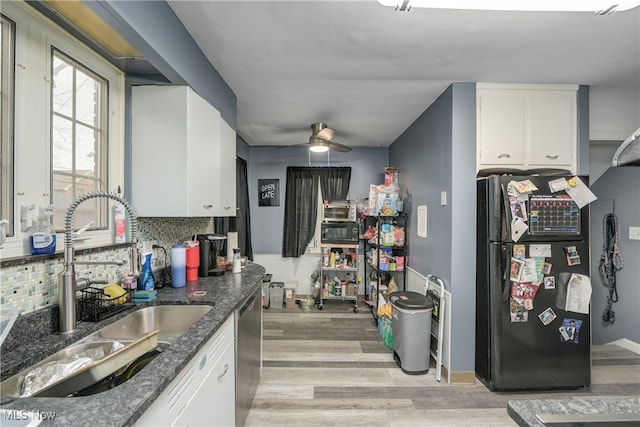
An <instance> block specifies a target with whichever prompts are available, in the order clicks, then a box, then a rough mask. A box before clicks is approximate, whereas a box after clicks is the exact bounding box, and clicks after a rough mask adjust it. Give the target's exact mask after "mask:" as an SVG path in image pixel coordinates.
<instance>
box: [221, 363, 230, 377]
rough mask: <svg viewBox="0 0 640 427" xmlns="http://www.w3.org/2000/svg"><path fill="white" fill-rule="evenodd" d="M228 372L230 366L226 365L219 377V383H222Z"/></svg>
mask: <svg viewBox="0 0 640 427" xmlns="http://www.w3.org/2000/svg"><path fill="white" fill-rule="evenodd" d="M228 370H229V364H228V363H225V364H224V370H223V371H222V373H221V374H220V375H218V381H220V380H221V379H222V377H224V376H225V375H226V374H227V371H228Z"/></svg>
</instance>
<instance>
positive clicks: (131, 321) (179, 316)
mask: <svg viewBox="0 0 640 427" xmlns="http://www.w3.org/2000/svg"><path fill="white" fill-rule="evenodd" d="M212 308H213V307H212V306H210V305H157V306H153V307H146V308H143V309H140V310H137V311H134V312H133V313H131V314H129V315H127V316H125V317H123V318H122V319H119V320H117V321H115V322H113V323H112V324H110V325H108V326H105V327H104V328H102V329H100V330H99V331H97V332H94V333H93V334H92V335H90V336H89V337H91V338H90V339H97V340H120V341H123V340H134V339H136V338H139V337H141V336H144V335H146V334H148V333H150V332H153V331H158V341H160V342H166V343H169V344H171V343H172V342H173V341H175V339H176V338H177V337H179V336H180V335H182V334H183V333H185V332H186V331H187V330H188V329H189V328H190V327H191V326H193V324H195V323H196V322H197V321H198V320H200V319H201V318H202V317H203V316H204V315H205V314H207V313H208V312H209V311H211V309H212ZM89 337H87V338H89Z"/></svg>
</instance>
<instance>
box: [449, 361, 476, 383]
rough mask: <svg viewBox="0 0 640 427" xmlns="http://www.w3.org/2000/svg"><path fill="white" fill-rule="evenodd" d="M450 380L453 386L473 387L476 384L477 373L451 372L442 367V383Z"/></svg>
mask: <svg viewBox="0 0 640 427" xmlns="http://www.w3.org/2000/svg"><path fill="white" fill-rule="evenodd" d="M447 378H449V379H450V381H449V384H451V385H473V384H475V383H476V373H475V372H474V371H451V372H449V370H448V369H447V367H446V366H443V367H442V381H444V382H447Z"/></svg>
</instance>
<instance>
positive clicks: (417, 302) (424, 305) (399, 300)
mask: <svg viewBox="0 0 640 427" xmlns="http://www.w3.org/2000/svg"><path fill="white" fill-rule="evenodd" d="M389 299H390V300H391V304H393V305H395V306H396V307H399V308H404V309H406V310H428V309H431V310H433V307H434V306H433V302H432V301H431V300H430V299H429V298H427V297H426V296H424V295H422V294H419V293H417V292H412V291H398V292H392V293H391V294H389Z"/></svg>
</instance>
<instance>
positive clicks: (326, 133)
mask: <svg viewBox="0 0 640 427" xmlns="http://www.w3.org/2000/svg"><path fill="white" fill-rule="evenodd" d="M335 135H336V131H335V130H333V129H330V128H324V129H322V130H320V131H319V132H318V133H317V134H316V136H317V137H318V138H322V139H324V140H325V141H331V140H332V139H333V137H334V136H335Z"/></svg>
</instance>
